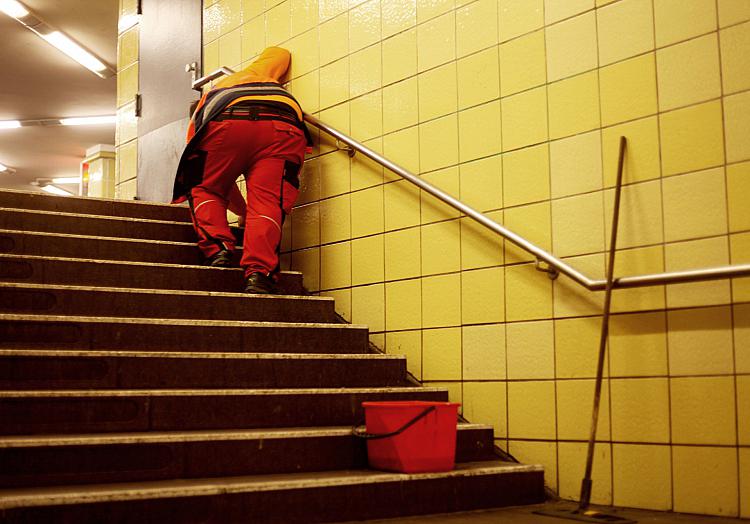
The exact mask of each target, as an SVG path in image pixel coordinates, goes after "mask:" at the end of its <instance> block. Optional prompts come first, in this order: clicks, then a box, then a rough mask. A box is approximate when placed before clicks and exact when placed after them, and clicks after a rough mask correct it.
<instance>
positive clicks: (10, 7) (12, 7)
mask: <svg viewBox="0 0 750 524" xmlns="http://www.w3.org/2000/svg"><path fill="white" fill-rule="evenodd" d="M0 11H2V12H4V13H5V14H7V15H9V16H11V17H13V18H15V19H16V20H18V21H19V22H20V23H21V24H23V25H24V26H26V28H27V29H29V30H31V31H33V32H34V33H36V34H37V35H38V36H39V37H41V38H42V39H43V40H45V41H46V42H48V43H50V44H52V45H53V46H55V47H56V48H57V49H59V50H60V51H62V52H63V53H65V54H66V55H68V56H69V57H71V58H72V59H73V60H75V61H76V62H78V63H79V64H81V65H82V66H84V67H85V68H86V69H88V70H90V71H92V72H93V73H95V74H96V75H98V76H99V77H101V78H109V77H111V76H113V75H114V74H115V73H114V71H113V70H112V69H111V68H110V67H109V66H108V65H106V64H105V63H104V62H102V61H101V60H99V59H98V58H97V57H95V56H94V55H93V54H92V53H90V52H88V51H87V50H85V49H84V48H83V47H81V46H80V45H78V44H77V43H76V42H74V41H73V40H72V39H71V38H70V37H68V36H67V35H66V34H64V33H62V32H60V31H56V30H55V29H53V28H52V27H49V26H48V25H47V24H46V23H44V22H43V21H42V20H40V19H39V18H37V17H36V16H35V15H34V14H32V13H31V12H30V11H29V10H28V9H27V8H26V7H25V6H24V5H23V4H22V3H20V2H18V1H17V0H0Z"/></svg>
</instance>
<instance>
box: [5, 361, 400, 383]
mask: <svg viewBox="0 0 750 524" xmlns="http://www.w3.org/2000/svg"><path fill="white" fill-rule="evenodd" d="M405 376H406V361H405V360H403V359H391V358H387V359H385V358H383V359H375V358H373V359H346V360H340V359H328V358H323V359H315V358H310V359H302V358H278V359H265V358H261V359H218V358H203V359H200V358H159V357H93V358H92V357H65V356H60V357H20V356H19V357H2V358H0V390H34V389H36V390H55V389H65V390H71V389H84V390H85V389H175V388H182V389H184V388H188V389H193V388H195V389H199V388H258V389H274V388H316V387H385V386H399V385H402V386H405V385H407V384H406V382H405V380H404V377H405Z"/></svg>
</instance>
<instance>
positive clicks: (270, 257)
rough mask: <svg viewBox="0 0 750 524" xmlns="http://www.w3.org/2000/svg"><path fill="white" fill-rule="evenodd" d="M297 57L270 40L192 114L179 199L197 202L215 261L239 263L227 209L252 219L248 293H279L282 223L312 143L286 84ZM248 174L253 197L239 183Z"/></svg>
mask: <svg viewBox="0 0 750 524" xmlns="http://www.w3.org/2000/svg"><path fill="white" fill-rule="evenodd" d="M290 60H291V56H290V54H289V51H287V50H286V49H282V48H279V47H269V48H268V49H266V50H264V51H263V53H261V55H260V56H259V57H258V59H257V60H255V61H254V62H253V63H252V64H250V65H249V66H248V67H247V68H245V69H243V70H242V71H239V72H237V73H234V74H232V75H229V76H227V77H226V78H224V79H222V80H221V81H220V82H218V83H217V84H216V85H215V86H214V87H213V88H212V89H211V90H210V91H208V92H207V93H206V94H204V95H203V97H202V98H201V99H200V101H199V102H198V105H197V107H196V109H195V111H194V113H193V115H192V117H191V119H190V126H189V128H188V136H187V138H188V141H187V146H186V147H185V151H184V152H183V153H182V157H181V158H180V163H179V166H178V168H177V176H176V178H175V183H174V191H173V203H179V202H184V201H185V200H187V201H188V202H189V204H190V212H191V216H192V219H193V226H194V227H195V231H196V233H197V235H198V247H199V248H200V249H201V251H202V252H203V255H204V256H205V257H206V263H207V264H208V265H211V266H220V267H229V266H231V265H233V263H234V262H233V260H234V250H235V238H234V235H232V232H231V231H230V229H229V223H228V221H227V208H229V209H230V210H231V211H232V212H233V213H236V214H237V215H238V216H239V217H240V219H239V222H240V225H243V222H244V226H245V236H244V239H243V250H242V258H241V260H240V265H241V266H242V267H243V268H244V270H245V282H246V285H245V292H246V293H261V294H273V293H276V291H277V288H276V278H277V274H278V271H279V246H280V244H281V228H282V225H283V223H284V218H285V217H286V215H288V214H289V213H290V212H291V210H292V206H293V205H294V201H295V200H296V198H297V194H298V192H299V173H300V169H301V168H302V162H303V161H304V156H305V151H306V150H308V151H309V148H310V146H311V145H312V141H311V140H310V135H309V133H308V131H307V128H306V127H305V124H304V122H303V114H302V109H301V107H300V105H299V103H298V102H297V101H296V100H295V99H294V97H293V96H292V95H291V94H290V93H289V92H287V91H286V90H285V89H284V88H283V87H281V81H282V78H283V77H284V75H285V74H286V72H287V70H288V69H289V63H290ZM242 174H244V175H245V184H246V188H247V203H245V200H244V199H243V198H242V194H241V193H240V190H239V188H238V187H237V183H236V181H237V178H238V177H239V176H240V175H242Z"/></svg>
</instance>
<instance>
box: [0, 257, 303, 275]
mask: <svg viewBox="0 0 750 524" xmlns="http://www.w3.org/2000/svg"><path fill="white" fill-rule="evenodd" d="M3 258H20V259H29V260H52V261H55V262H60V261H62V262H79V263H80V262H85V263H87V264H105V265H114V264H123V265H127V266H149V267H165V268H170V269H175V268H190V269H202V270H206V271H242V268H239V267H213V266H200V265H197V264H192V265H191V264H166V263H164V262H141V261H135V260H104V259H96V258H75V257H55V256H47V255H15V254H13V253H0V259H3ZM284 273H290V272H289V271H284Z"/></svg>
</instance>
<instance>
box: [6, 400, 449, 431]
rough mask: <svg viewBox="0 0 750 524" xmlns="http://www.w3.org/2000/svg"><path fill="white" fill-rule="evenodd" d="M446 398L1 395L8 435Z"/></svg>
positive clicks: (176, 426)
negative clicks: (380, 401)
mask: <svg viewBox="0 0 750 524" xmlns="http://www.w3.org/2000/svg"><path fill="white" fill-rule="evenodd" d="M378 400H436V401H447V400H448V398H447V393H445V392H442V391H418V390H414V391H411V392H373V393H367V392H362V393H351V392H345V391H342V392H337V393H315V394H312V393H291V392H290V393H273V394H267V395H244V394H241V393H238V394H234V395H203V394H197V395H191V396H186V395H158V396H146V395H135V394H130V395H126V396H117V397H112V396H107V397H86V396H80V397H75V396H66V397H57V396H50V397H20V398H18V397H17V398H0V420H2V421H3V430H2V431H3V433H4V434H6V435H32V434H42V433H96V432H113V431H150V430H151V431H172V430H191V429H251V428H271V427H311V426H347V425H352V424H356V423H358V422H359V421H360V420H361V419H362V402H363V401H378Z"/></svg>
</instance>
